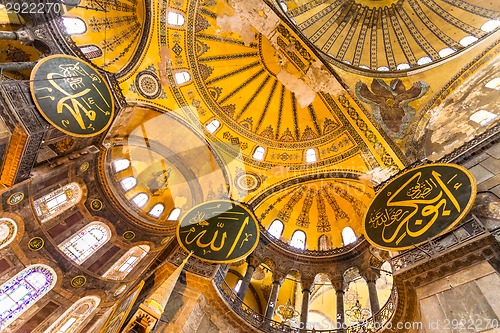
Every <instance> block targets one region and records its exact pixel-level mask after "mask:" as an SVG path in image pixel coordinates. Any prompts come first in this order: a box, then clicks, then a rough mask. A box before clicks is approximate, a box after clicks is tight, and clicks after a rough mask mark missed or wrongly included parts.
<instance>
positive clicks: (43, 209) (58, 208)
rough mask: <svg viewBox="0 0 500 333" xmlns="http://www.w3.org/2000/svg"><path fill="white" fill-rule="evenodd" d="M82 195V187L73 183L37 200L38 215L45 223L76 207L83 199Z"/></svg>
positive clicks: (35, 203) (35, 204)
mask: <svg viewBox="0 0 500 333" xmlns="http://www.w3.org/2000/svg"><path fill="white" fill-rule="evenodd" d="M82 195H83V193H82V189H81V187H80V185H79V184H78V183H75V182H73V183H69V184H66V185H64V186H62V187H60V188H58V189H56V190H54V191H52V192H50V193H49V194H47V195H44V196H43V197H41V198H39V199H36V200H35V202H34V204H33V205H34V207H35V212H36V214H37V215H38V217H39V218H40V220H41V221H42V223H44V222H47V221H48V220H50V219H52V218H53V217H55V216H57V215H59V214H61V213H63V212H64V211H66V210H68V209H69V208H71V207H73V206H74V205H76V204H77V203H78V202H80V200H81V199H82Z"/></svg>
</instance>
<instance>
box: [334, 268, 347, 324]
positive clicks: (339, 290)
mask: <svg viewBox="0 0 500 333" xmlns="http://www.w3.org/2000/svg"><path fill="white" fill-rule="evenodd" d="M330 281H331V282H332V287H333V288H334V289H335V295H336V296H337V297H336V298H337V316H336V318H337V328H338V329H339V330H338V332H339V333H341V332H344V329H343V328H344V327H345V315H344V293H345V291H344V290H345V283H344V277H343V276H336V277H333V278H332V277H330Z"/></svg>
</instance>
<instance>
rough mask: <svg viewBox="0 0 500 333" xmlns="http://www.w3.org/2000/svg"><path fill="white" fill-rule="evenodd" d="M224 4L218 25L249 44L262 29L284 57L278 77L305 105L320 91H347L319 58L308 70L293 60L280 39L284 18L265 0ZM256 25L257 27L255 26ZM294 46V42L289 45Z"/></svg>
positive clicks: (233, 1)
mask: <svg viewBox="0 0 500 333" xmlns="http://www.w3.org/2000/svg"><path fill="white" fill-rule="evenodd" d="M228 4H229V6H231V9H232V10H230V9H228V8H227V7H228V6H225V7H224V10H223V14H222V15H221V16H218V17H217V25H218V26H219V27H220V29H221V32H222V31H225V32H234V33H237V34H239V35H240V36H241V38H242V39H243V42H244V43H245V44H246V45H248V44H250V42H252V41H253V40H254V39H255V31H257V32H259V33H261V34H262V35H264V36H265V37H267V39H268V40H269V41H270V43H271V44H272V45H273V47H274V49H275V50H276V52H277V53H278V57H279V58H280V59H281V61H280V62H279V66H280V67H281V71H280V72H279V73H278V74H277V75H276V78H277V79H278V80H279V81H280V82H281V83H282V84H283V85H284V86H285V87H286V88H287V89H289V90H290V91H292V92H294V93H295V95H296V98H297V101H298V103H299V104H300V106H301V107H303V108H305V107H307V106H308V105H310V104H311V103H312V102H313V101H314V99H315V95H316V93H319V92H324V93H329V94H335V93H340V92H344V89H343V88H342V86H341V85H340V83H339V82H338V81H337V80H336V79H335V77H333V76H332V75H331V73H330V72H329V71H327V70H326V69H325V66H324V65H323V63H322V62H321V61H319V60H316V61H315V62H313V63H312V64H311V66H310V67H309V69H308V71H307V73H305V74H303V73H301V72H299V71H298V70H297V69H296V68H295V66H294V65H293V64H292V63H290V62H289V61H287V60H285V59H287V58H286V56H285V55H284V54H282V51H281V49H280V47H279V46H278V43H277V38H276V36H277V35H278V32H277V27H278V25H279V24H280V22H281V20H280V18H279V17H278V16H277V15H276V14H275V13H274V12H273V11H272V10H271V9H270V8H269V7H268V5H267V4H265V3H264V2H262V1H259V0H248V1H236V0H230V1H228ZM254 29H255V30H254ZM289 47H290V48H292V49H294V47H293V45H289Z"/></svg>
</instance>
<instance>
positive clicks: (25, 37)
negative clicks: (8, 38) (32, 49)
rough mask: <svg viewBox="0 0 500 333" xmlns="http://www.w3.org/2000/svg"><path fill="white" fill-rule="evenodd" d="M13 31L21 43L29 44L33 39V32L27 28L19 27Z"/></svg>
mask: <svg viewBox="0 0 500 333" xmlns="http://www.w3.org/2000/svg"><path fill="white" fill-rule="evenodd" d="M15 33H16V36H17V39H18V40H19V41H20V42H21V44H24V45H31V44H32V43H33V42H34V41H35V34H34V33H33V32H31V30H29V29H26V28H24V29H19V30H17V31H16V32H15Z"/></svg>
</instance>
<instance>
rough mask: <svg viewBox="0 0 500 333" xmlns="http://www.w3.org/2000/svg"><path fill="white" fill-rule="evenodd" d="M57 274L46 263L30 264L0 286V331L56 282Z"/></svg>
mask: <svg viewBox="0 0 500 333" xmlns="http://www.w3.org/2000/svg"><path fill="white" fill-rule="evenodd" d="M56 280H57V275H56V272H54V270H53V269H52V268H50V267H49V266H46V265H31V266H28V267H26V268H25V269H23V270H22V271H21V272H19V273H18V274H16V275H15V276H14V277H12V278H11V279H10V280H8V281H7V282H5V283H4V284H3V285H2V286H1V287H0V331H2V330H3V329H4V328H5V327H7V326H8V325H9V324H10V323H12V322H13V321H14V320H16V319H17V318H18V317H19V316H20V315H21V314H23V313H24V312H25V311H26V310H28V309H29V308H30V307H31V306H33V305H34V304H35V303H36V302H37V301H39V300H40V299H41V298H42V297H43V296H44V295H45V294H47V293H48V292H49V291H50V290H51V289H52V288H53V287H54V285H55V284H56Z"/></svg>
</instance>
